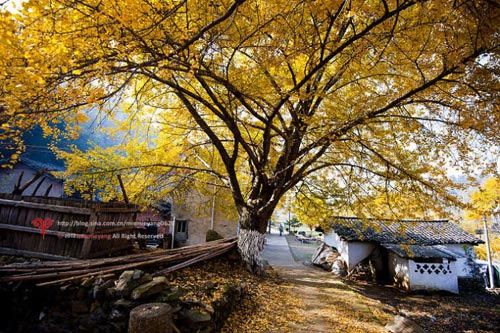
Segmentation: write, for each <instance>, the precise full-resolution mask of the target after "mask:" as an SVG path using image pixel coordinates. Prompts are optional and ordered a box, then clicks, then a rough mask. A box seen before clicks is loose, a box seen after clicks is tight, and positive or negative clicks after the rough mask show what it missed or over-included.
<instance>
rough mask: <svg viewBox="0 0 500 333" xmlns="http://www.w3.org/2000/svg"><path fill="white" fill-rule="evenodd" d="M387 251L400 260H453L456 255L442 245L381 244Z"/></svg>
mask: <svg viewBox="0 0 500 333" xmlns="http://www.w3.org/2000/svg"><path fill="white" fill-rule="evenodd" d="M381 245H382V246H383V247H385V248H386V249H388V250H391V251H393V252H394V253H396V254H397V255H398V256H400V257H401V258H409V259H415V258H420V259H428V258H445V259H450V260H455V259H456V258H457V257H458V255H457V254H455V253H452V252H450V251H448V250H446V249H445V248H444V247H443V246H442V245H428V246H425V245H401V244H381Z"/></svg>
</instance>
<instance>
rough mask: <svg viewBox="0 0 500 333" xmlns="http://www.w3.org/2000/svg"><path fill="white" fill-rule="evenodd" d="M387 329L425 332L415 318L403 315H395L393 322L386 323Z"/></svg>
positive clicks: (412, 332) (405, 332) (404, 332)
mask: <svg viewBox="0 0 500 333" xmlns="http://www.w3.org/2000/svg"><path fill="white" fill-rule="evenodd" d="M385 329H386V330H387V331H389V332H391V333H425V330H424V329H423V328H422V327H420V326H418V325H417V324H416V323H415V322H414V321H413V320H411V319H408V318H405V317H402V316H394V320H393V322H392V323H389V324H387V325H385Z"/></svg>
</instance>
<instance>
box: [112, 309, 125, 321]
mask: <svg viewBox="0 0 500 333" xmlns="http://www.w3.org/2000/svg"><path fill="white" fill-rule="evenodd" d="M123 318H125V315H124V314H123V313H122V312H121V311H120V310H117V309H113V310H111V313H110V314H109V319H111V320H120V319H123Z"/></svg>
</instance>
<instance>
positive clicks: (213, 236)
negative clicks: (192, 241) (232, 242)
mask: <svg viewBox="0 0 500 333" xmlns="http://www.w3.org/2000/svg"><path fill="white" fill-rule="evenodd" d="M222 238H224V237H222V236H221V235H219V233H218V232H217V231H215V230H213V229H210V230H208V231H207V236H206V238H205V240H206V241H207V242H211V241H214V240H218V239H222Z"/></svg>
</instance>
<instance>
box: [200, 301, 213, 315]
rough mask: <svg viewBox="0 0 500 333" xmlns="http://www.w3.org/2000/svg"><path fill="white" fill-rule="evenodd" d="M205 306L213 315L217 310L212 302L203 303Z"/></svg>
mask: <svg viewBox="0 0 500 333" xmlns="http://www.w3.org/2000/svg"><path fill="white" fill-rule="evenodd" d="M203 307H204V308H205V310H206V311H207V312H208V313H210V315H213V314H214V312H215V310H214V307H213V306H211V305H210V304H206V303H203Z"/></svg>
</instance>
